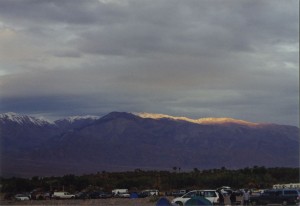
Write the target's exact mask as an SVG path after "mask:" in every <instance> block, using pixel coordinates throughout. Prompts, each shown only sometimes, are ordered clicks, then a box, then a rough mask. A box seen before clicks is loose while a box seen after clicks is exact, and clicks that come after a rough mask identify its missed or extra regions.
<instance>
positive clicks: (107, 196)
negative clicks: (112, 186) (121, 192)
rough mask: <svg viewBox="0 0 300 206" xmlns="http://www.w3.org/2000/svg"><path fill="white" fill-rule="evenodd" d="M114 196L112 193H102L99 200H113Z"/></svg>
mask: <svg viewBox="0 0 300 206" xmlns="http://www.w3.org/2000/svg"><path fill="white" fill-rule="evenodd" d="M112 196H113V195H112V193H108V192H103V191H101V192H100V194H99V198H103V199H105V198H111V197H112Z"/></svg>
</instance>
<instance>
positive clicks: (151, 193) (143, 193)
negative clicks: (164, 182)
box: [138, 189, 159, 197]
mask: <svg viewBox="0 0 300 206" xmlns="http://www.w3.org/2000/svg"><path fill="white" fill-rule="evenodd" d="M157 195H159V191H158V190H155V189H148V190H142V191H141V192H140V193H138V197H150V196H157Z"/></svg>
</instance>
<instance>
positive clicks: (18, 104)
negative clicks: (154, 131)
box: [0, 0, 299, 125]
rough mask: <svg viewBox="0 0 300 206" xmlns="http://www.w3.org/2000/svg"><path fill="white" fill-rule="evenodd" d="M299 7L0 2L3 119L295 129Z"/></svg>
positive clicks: (227, 2)
mask: <svg viewBox="0 0 300 206" xmlns="http://www.w3.org/2000/svg"><path fill="white" fill-rule="evenodd" d="M298 7H299V2H298V1H293V0H292V1H288V2H283V1H280V0H275V1H272V2H270V1H260V0H259V1H258V0H254V1H247V0H242V1H234V0H232V1H231V0H221V1H219V0H218V1H217V0H216V1H211V0H207V1H206V0H204V1H196V0H195V1H172V2H171V1H151V2H149V1H140V0H136V1H135V0H129V1H118V0H111V1H97V0H91V1H79V0H78V1H67V0H62V1H55V0H53V1H34V0H24V1H17V0H7V1H1V2H0V60H1V63H0V65H1V67H0V68H1V69H0V87H1V91H0V98H1V106H0V108H1V110H0V111H1V112H6V111H17V112H24V113H32V114H35V113H36V114H37V113H38V114H41V113H45V114H47V115H48V116H52V117H54V116H57V117H58V116H64V115H73V114H84V113H89V114H100V113H101V114H104V113H106V112H110V111H115V110H120V111H146V112H159V113H167V114H170V115H180V116H189V117H194V118H197V117H203V116H231V117H235V118H241V119H245V120H251V121H257V122H275V123H282V124H287V123H288V124H293V125H297V124H298V122H299V121H298V113H299V109H298V102H299V101H298V100H299V89H298V88H299V80H298V77H299V66H298V65H299V60H298V55H299V49H298V44H299V41H298V30H299V26H298V24H299V17H298ZM30 105H34V106H32V107H31V106H30Z"/></svg>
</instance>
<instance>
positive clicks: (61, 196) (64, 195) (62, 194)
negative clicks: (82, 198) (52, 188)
mask: <svg viewBox="0 0 300 206" xmlns="http://www.w3.org/2000/svg"><path fill="white" fill-rule="evenodd" d="M53 198H56V199H73V198H75V195H72V194H70V193H68V192H54V193H53Z"/></svg>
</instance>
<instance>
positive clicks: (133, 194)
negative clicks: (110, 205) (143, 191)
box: [130, 192, 139, 199]
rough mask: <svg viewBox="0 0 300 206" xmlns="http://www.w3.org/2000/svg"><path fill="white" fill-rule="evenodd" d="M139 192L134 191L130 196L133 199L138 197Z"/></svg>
mask: <svg viewBox="0 0 300 206" xmlns="http://www.w3.org/2000/svg"><path fill="white" fill-rule="evenodd" d="M138 197H139V196H138V194H137V193H136V192H133V193H130V198H131V199H135V198H138Z"/></svg>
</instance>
